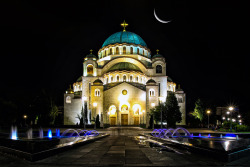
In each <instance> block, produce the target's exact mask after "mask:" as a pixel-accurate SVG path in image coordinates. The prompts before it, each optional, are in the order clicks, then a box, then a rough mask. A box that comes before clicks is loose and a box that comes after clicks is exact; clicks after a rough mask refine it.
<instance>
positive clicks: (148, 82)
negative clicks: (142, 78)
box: [146, 79, 156, 84]
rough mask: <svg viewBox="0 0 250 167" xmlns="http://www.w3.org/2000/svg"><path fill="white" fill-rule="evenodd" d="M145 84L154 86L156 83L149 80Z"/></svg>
mask: <svg viewBox="0 0 250 167" xmlns="http://www.w3.org/2000/svg"><path fill="white" fill-rule="evenodd" d="M146 84H156V82H155V80H153V79H149V80H148V81H147V83H146Z"/></svg>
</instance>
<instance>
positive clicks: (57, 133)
mask: <svg viewBox="0 0 250 167" xmlns="http://www.w3.org/2000/svg"><path fill="white" fill-rule="evenodd" d="M56 137H60V129H56Z"/></svg>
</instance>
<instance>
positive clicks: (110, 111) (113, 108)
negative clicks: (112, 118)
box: [109, 105, 116, 115]
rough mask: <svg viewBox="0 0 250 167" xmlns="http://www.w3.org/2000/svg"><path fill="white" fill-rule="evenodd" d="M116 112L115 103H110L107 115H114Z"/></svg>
mask: <svg viewBox="0 0 250 167" xmlns="http://www.w3.org/2000/svg"><path fill="white" fill-rule="evenodd" d="M115 114H116V106H115V105H111V106H110V107H109V115H115Z"/></svg>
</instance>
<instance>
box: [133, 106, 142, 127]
mask: <svg viewBox="0 0 250 167" xmlns="http://www.w3.org/2000/svg"><path fill="white" fill-rule="evenodd" d="M132 109H133V111H134V125H139V123H140V112H141V106H140V105H139V104H135V105H133V108H132Z"/></svg>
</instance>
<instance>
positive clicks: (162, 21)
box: [154, 9, 171, 23]
mask: <svg viewBox="0 0 250 167" xmlns="http://www.w3.org/2000/svg"><path fill="white" fill-rule="evenodd" d="M154 15H155V18H156V19H157V20H158V21H159V22H161V23H169V22H171V20H170V21H165V20H161V19H160V18H159V17H158V16H157V15H156V12H155V9H154Z"/></svg>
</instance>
